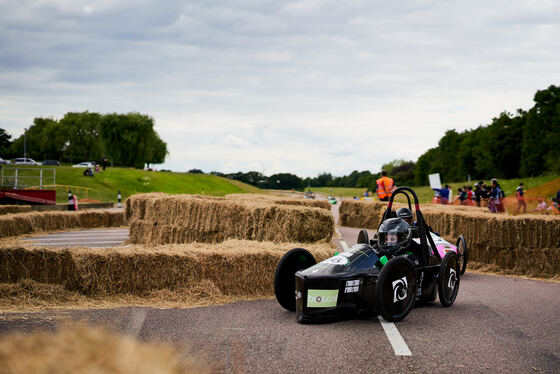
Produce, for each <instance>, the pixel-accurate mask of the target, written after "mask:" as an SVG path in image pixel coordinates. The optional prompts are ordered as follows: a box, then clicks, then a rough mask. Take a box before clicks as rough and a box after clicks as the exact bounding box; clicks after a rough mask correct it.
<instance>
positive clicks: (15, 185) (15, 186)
mask: <svg viewBox="0 0 560 374" xmlns="http://www.w3.org/2000/svg"><path fill="white" fill-rule="evenodd" d="M17 174H18V169H17V168H16V183H15V184H14V190H15V189H16V188H17Z"/></svg>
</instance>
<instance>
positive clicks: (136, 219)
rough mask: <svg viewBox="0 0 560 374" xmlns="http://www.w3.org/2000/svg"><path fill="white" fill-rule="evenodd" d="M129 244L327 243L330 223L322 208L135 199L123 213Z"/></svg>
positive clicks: (161, 197) (171, 198)
mask: <svg viewBox="0 0 560 374" xmlns="http://www.w3.org/2000/svg"><path fill="white" fill-rule="evenodd" d="M126 215H127V217H129V218H128V222H129V227H130V241H131V242H132V243H146V244H150V243H159V244H166V243H190V242H193V241H198V242H210V243H215V242H220V241H223V240H226V239H228V238H236V239H246V240H258V241H274V242H290V241H296V242H302V243H313V242H319V241H320V242H329V241H330V240H331V238H332V235H333V233H334V221H333V218H332V215H331V214H330V211H326V210H325V209H320V208H314V207H304V206H292V205H279V204H275V203H274V202H271V201H266V200H258V199H255V200H251V199H246V200H241V199H229V200H228V199H224V198H211V199H208V198H206V197H202V196H196V195H194V196H193V195H164V194H143V195H134V196H131V197H130V198H129V199H128V200H127V213H126Z"/></svg>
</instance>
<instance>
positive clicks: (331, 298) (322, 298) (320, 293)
mask: <svg viewBox="0 0 560 374" xmlns="http://www.w3.org/2000/svg"><path fill="white" fill-rule="evenodd" d="M337 300H338V290H313V289H309V290H307V307H308V308H332V307H335V306H336V302H337Z"/></svg>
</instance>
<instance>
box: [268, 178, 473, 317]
mask: <svg viewBox="0 0 560 374" xmlns="http://www.w3.org/2000/svg"><path fill="white" fill-rule="evenodd" d="M398 194H404V195H405V196H407V199H408V206H409V209H411V208H410V205H411V204H410V197H409V195H408V194H410V195H412V197H413V198H414V202H415V210H416V219H417V222H416V224H415V225H410V224H408V223H407V222H406V221H405V220H404V219H402V218H399V217H397V216H396V213H395V211H393V210H392V205H393V200H394V198H395V196H397V195H398ZM463 240H464V239H463ZM432 248H436V250H435V251H434V250H432ZM437 248H438V247H437V245H436V243H435V241H434V236H432V235H431V234H430V233H429V231H428V225H427V224H426V222H425V221H424V217H423V215H422V212H421V211H420V204H419V203H418V197H417V196H416V193H415V192H414V191H413V190H412V189H411V188H409V187H399V188H397V189H396V190H395V192H393V194H392V196H391V198H390V200H389V203H388V206H387V209H386V211H385V213H384V214H383V219H382V222H381V224H380V226H379V228H378V230H377V237H376V238H374V239H372V240H370V239H369V238H368V234H367V231H366V230H361V231H360V233H359V235H358V243H357V244H356V245H354V246H353V247H352V248H351V249H350V250H348V251H345V252H342V253H339V254H336V255H335V256H333V257H331V258H329V259H326V260H324V261H322V262H320V263H317V262H316V260H315V258H314V257H313V255H312V254H311V253H310V252H309V251H307V250H305V249H303V248H295V249H292V250H290V251H288V252H287V253H286V254H285V255H284V256H283V257H282V259H281V260H280V262H279V263H278V266H277V268H276V272H275V274H274V293H275V295H276V299H277V300H278V302H279V303H280V305H281V306H282V307H284V308H285V309H287V310H289V311H295V312H296V318H297V320H298V321H299V322H304V323H305V322H328V321H333V320H337V319H347V318H353V317H356V316H360V315H371V314H374V313H376V314H381V316H382V317H383V318H384V319H385V320H387V321H391V322H397V321H401V320H403V319H404V318H405V317H406V316H407V315H408V313H409V312H410V310H411V309H412V307H413V306H414V305H415V304H421V303H428V302H433V301H435V299H436V293H437V295H438V296H439V300H440V303H441V304H442V305H443V306H446V307H448V306H451V305H452V304H453V303H454V301H455V298H456V297H457V293H458V292H459V284H460V271H461V268H460V262H459V256H458V255H457V253H456V251H453V250H448V251H445V249H446V248H444V249H443V252H440V251H439V249H437Z"/></svg>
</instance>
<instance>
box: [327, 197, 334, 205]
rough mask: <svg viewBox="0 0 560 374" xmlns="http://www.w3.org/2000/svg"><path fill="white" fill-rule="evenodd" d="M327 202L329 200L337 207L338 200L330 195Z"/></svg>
mask: <svg viewBox="0 0 560 374" xmlns="http://www.w3.org/2000/svg"><path fill="white" fill-rule="evenodd" d="M327 200H328V201H329V203H331V204H332V205H336V198H335V197H333V196H331V195H329V196H328V197H327Z"/></svg>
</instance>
